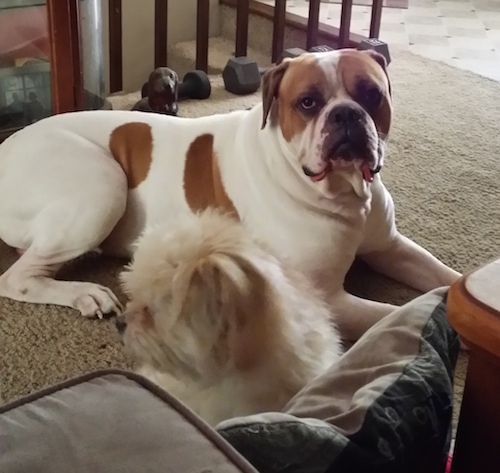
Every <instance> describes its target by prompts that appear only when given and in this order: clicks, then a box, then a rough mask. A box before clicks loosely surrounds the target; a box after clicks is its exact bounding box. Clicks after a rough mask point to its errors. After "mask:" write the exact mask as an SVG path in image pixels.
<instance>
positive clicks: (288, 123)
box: [262, 49, 392, 182]
mask: <svg viewBox="0 0 500 473" xmlns="http://www.w3.org/2000/svg"><path fill="white" fill-rule="evenodd" d="M262 88H263V103H264V118H263V127H264V126H266V123H267V120H268V119H270V120H271V122H272V123H271V126H274V125H278V126H279V127H280V129H281V133H282V135H283V138H284V139H285V140H286V141H287V142H288V144H289V145H290V146H291V147H292V149H293V152H294V154H295V155H296V156H297V158H298V160H299V164H300V165H301V167H302V170H303V172H304V173H305V174H306V175H307V176H308V177H309V178H310V179H311V180H312V181H315V182H317V181H321V180H323V179H324V178H325V177H326V176H327V175H328V174H329V172H330V171H334V170H335V169H338V168H348V167H351V168H354V169H356V170H358V171H359V172H361V173H362V175H363V178H364V179H365V180H366V181H368V182H371V181H372V180H373V175H374V174H375V173H376V172H378V171H379V170H380V168H381V167H382V164H383V158H384V148H385V140H386V138H387V135H388V133H389V128H390V125H391V115H392V105H391V90H390V83H389V78H388V76H387V73H386V62H385V59H384V57H383V56H381V55H380V54H378V53H376V52H373V51H357V50H354V49H344V50H337V51H331V52H327V53H306V54H303V55H302V56H299V57H298V58H295V59H289V60H285V61H284V62H282V63H281V64H280V65H278V66H276V67H274V68H273V69H271V70H269V71H268V72H267V73H266V74H265V75H264V77H263V82H262ZM269 115H271V116H270V117H269Z"/></svg>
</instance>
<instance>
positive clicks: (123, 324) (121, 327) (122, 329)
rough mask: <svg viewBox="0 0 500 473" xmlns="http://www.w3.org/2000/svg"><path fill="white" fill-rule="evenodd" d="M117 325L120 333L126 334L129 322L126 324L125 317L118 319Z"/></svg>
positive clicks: (121, 316) (116, 320)
mask: <svg viewBox="0 0 500 473" xmlns="http://www.w3.org/2000/svg"><path fill="white" fill-rule="evenodd" d="M115 325H116V328H117V329H118V332H120V333H123V332H125V329H126V328H127V322H125V317H124V316H123V315H120V316H119V317H116V319H115Z"/></svg>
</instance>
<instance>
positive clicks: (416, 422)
mask: <svg viewBox="0 0 500 473" xmlns="http://www.w3.org/2000/svg"><path fill="white" fill-rule="evenodd" d="M446 295H447V288H440V289H436V290H434V291H432V292H430V293H428V294H424V295H423V296H420V297H418V298H416V299H415V300H413V301H411V302H410V303H408V304H406V305H404V306H402V307H400V308H398V309H396V310H395V311H394V312H393V313H391V314H389V315H388V316H387V317H385V318H383V319H382V320H381V321H380V322H378V323H377V324H376V325H374V326H373V327H372V328H371V329H370V330H368V331H367V332H366V333H365V335H363V337H361V338H360V340H359V341H358V342H356V343H355V344H354V345H353V346H352V348H351V349H350V350H349V351H348V352H347V353H345V354H344V355H343V356H342V357H341V359H340V360H339V362H338V363H336V364H335V365H333V366H332V367H331V368H330V369H329V370H328V371H327V372H326V373H325V374H324V375H323V376H320V377H319V378H317V379H316V380H315V381H313V382H312V383H310V384H309V385H308V386H306V387H305V388H304V389H303V390H302V391H300V392H299V393H298V394H297V395H296V396H295V397H294V398H293V399H292V400H291V401H290V402H289V403H288V405H287V406H286V407H285V409H284V411H283V412H282V413H269V414H261V415H256V416H248V417H243V418H237V419H231V420H228V421H226V422H223V423H221V424H219V425H218V426H217V430H218V431H219V433H221V435H222V436H223V437H224V438H226V440H228V441H229V442H230V443H231V444H232V445H233V446H234V447H236V448H237V449H238V450H239V451H240V452H241V453H242V454H243V455H244V456H246V457H247V459H248V460H249V461H250V462H252V463H253V464H254V466H256V468H257V469H258V470H259V471H269V472H271V471H287V472H298V471H301V472H308V471H311V472H313V471H314V472H316V471H332V473H333V472H335V473H342V472H358V471H359V472H361V471H363V472H365V473H368V472H382V471H383V472H392V471H394V472H396V471H397V472H400V471H404V472H405V473H411V472H417V471H420V470H421V468H423V467H424V466H425V468H427V469H426V473H429V472H431V473H432V472H434V471H436V472H438V471H443V470H444V466H445V462H446V459H447V452H448V448H449V442H450V431H451V416H452V407H453V402H452V401H453V369H454V366H455V362H456V358H457V355H458V351H459V341H458V337H457V335H456V333H455V332H454V331H453V330H452V329H451V327H450V326H449V324H448V322H447V319H446V311H445V306H446ZM285 466H286V468H285ZM280 468H281V469H280Z"/></svg>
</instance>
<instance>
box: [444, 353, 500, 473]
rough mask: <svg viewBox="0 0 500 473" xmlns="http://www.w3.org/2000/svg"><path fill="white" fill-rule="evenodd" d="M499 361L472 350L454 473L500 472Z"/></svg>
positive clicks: (455, 454) (456, 443)
mask: <svg viewBox="0 0 500 473" xmlns="http://www.w3.org/2000/svg"><path fill="white" fill-rule="evenodd" d="M499 427H500V361H499V360H498V359H497V358H494V357H493V356H491V355H490V354H488V353H486V352H483V351H482V350H480V349H478V348H476V347H473V348H471V352H470V357H469V366H468V369H467V378H466V380H465V389H464V397H463V400H462V407H461V410H460V419H459V423H458V431H457V438H456V442H455V451H454V454H453V464H452V469H451V471H452V473H474V472H478V473H498V471H500V433H499Z"/></svg>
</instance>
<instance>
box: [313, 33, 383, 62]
mask: <svg viewBox="0 0 500 473" xmlns="http://www.w3.org/2000/svg"><path fill="white" fill-rule="evenodd" d="M333 49H334V48H332V47H330V46H326V45H324V44H322V45H319V46H313V47H312V48H311V49H309V51H310V52H311V53H314V52H316V53H323V52H326V51H332V50H333ZM357 50H358V51H367V50H371V51H376V52H377V53H379V54H381V55H382V56H384V57H385V60H386V62H387V65H389V64H390V62H391V55H390V53H389V45H388V44H387V43H384V42H383V41H380V40H379V39H376V38H367V39H364V40H363V41H361V43H360V44H359V46H358V47H357Z"/></svg>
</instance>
